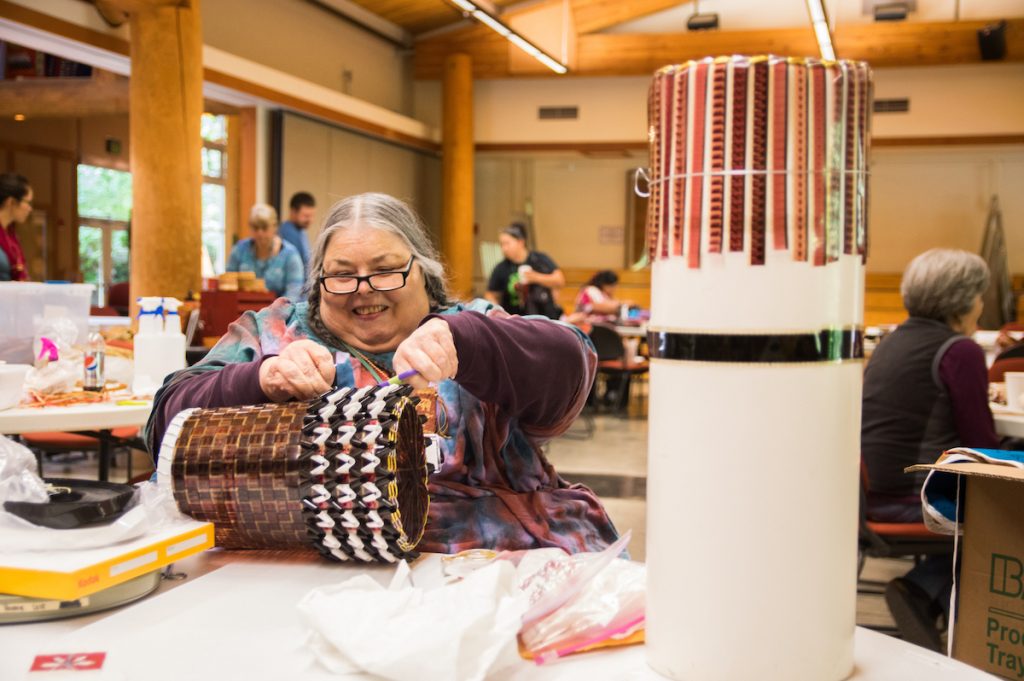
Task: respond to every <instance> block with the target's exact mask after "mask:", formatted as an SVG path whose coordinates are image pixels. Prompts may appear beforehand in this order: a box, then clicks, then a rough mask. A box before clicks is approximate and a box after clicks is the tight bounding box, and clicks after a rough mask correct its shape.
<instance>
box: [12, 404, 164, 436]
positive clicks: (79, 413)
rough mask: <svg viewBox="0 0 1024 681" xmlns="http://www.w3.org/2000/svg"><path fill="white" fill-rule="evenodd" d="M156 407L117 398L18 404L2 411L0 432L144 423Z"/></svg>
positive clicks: (116, 426) (30, 431) (103, 427)
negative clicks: (122, 402) (46, 404)
mask: <svg viewBox="0 0 1024 681" xmlns="http://www.w3.org/2000/svg"><path fill="white" fill-rule="evenodd" d="M152 409H153V404H152V402H146V404H144V405H133V406H127V405H126V406H118V405H117V404H115V403H114V402H100V403H98V404H76V405H74V406H70V407H19V408H16V409H5V410H3V411H0V434H3V435H10V434H15V433H17V434H20V433H41V432H50V431H60V432H65V433H69V432H74V431H77V430H104V429H108V428H129V427H132V426H144V425H146V420H147V419H148V418H149V412H150V411H151V410H152Z"/></svg>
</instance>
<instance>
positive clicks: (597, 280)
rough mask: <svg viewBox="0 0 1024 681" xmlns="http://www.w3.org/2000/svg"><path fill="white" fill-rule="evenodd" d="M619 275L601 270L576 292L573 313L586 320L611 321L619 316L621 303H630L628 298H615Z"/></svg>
mask: <svg viewBox="0 0 1024 681" xmlns="http://www.w3.org/2000/svg"><path fill="white" fill-rule="evenodd" d="M618 284H619V275H617V274H615V273H614V272H612V271H611V270H601V271H600V272H598V273H597V274H595V275H594V276H592V277H591V278H590V281H588V282H587V283H586V285H585V286H584V287H583V288H582V289H580V292H579V293H577V294H576V309H575V310H574V312H575V315H576V316H579V315H582V319H584V320H585V321H588V322H611V321H615V320H616V319H617V318H618V317H619V312H620V311H621V309H622V306H623V305H632V301H629V300H617V299H616V298H615V289H616V287H617V286H618Z"/></svg>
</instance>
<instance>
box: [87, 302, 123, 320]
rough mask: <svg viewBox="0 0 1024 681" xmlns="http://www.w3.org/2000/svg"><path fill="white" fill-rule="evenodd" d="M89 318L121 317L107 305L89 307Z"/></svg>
mask: <svg viewBox="0 0 1024 681" xmlns="http://www.w3.org/2000/svg"><path fill="white" fill-rule="evenodd" d="M89 316H90V317H120V316H121V315H119V314H118V313H117V310H115V309H114V308H112V307H110V306H109V305H103V306H99V305H91V306H90V307H89Z"/></svg>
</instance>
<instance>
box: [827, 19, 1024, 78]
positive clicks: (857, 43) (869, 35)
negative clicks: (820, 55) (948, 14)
mask: <svg viewBox="0 0 1024 681" xmlns="http://www.w3.org/2000/svg"><path fill="white" fill-rule="evenodd" d="M991 23H992V22H990V21H945V22H928V23H913V22H889V21H882V22H877V23H872V24H846V25H843V24H840V25H839V26H837V27H836V30H835V32H834V34H833V42H834V43H835V48H836V54H837V55H838V56H840V57H842V58H843V59H857V60H861V61H866V62H868V63H870V64H871V65H872V66H876V67H878V66H925V65H936V64H971V63H976V62H980V61H981V53H980V52H979V51H978V30H979V29H981V28H984V27H985V26H987V25H989V24H991ZM1006 23H1007V26H1006V57H1005V59H1004V60H1003V61H1024V18H1017V19H1009V20H1007V22H1006Z"/></svg>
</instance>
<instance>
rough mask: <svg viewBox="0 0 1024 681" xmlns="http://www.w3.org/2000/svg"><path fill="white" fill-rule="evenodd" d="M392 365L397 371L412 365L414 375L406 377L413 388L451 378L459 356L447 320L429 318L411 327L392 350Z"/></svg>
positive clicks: (398, 372)
mask: <svg viewBox="0 0 1024 681" xmlns="http://www.w3.org/2000/svg"><path fill="white" fill-rule="evenodd" d="M392 365H393V366H394V369H395V373H396V374H401V373H402V372H404V371H408V370H410V369H415V370H416V371H417V375H416V376H413V377H412V378H410V379H409V381H408V382H409V384H410V385H412V386H413V387H415V388H425V387H427V384H428V383H438V382H440V381H443V380H445V379H447V378H453V377H454V376H455V374H456V373H457V372H458V370H459V357H458V354H457V353H456V352H455V339H454V338H453V337H452V331H451V329H450V328H449V327H448V322H446V321H444V320H442V319H437V318H435V319H431V320H430V321H428V322H427V323H426V324H424V325H423V326H421V327H419V328H418V329H416V330H415V331H413V332H412V334H411V335H410V336H409V337H408V338H406V339H405V340H404V341H402V342H401V344H400V345H399V346H398V349H397V350H395V358H394V360H392Z"/></svg>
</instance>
